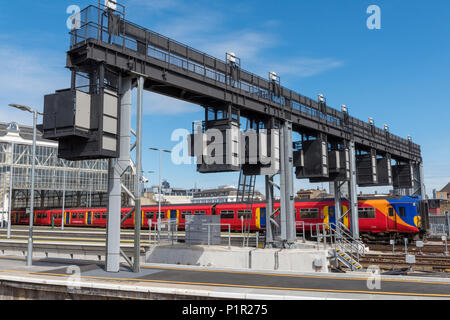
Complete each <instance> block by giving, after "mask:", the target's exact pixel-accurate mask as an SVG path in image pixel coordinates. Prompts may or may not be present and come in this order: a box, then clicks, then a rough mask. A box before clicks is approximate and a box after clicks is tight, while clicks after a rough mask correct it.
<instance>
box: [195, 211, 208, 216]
mask: <svg viewBox="0 0 450 320" xmlns="http://www.w3.org/2000/svg"><path fill="white" fill-rule="evenodd" d="M195 214H200V215H205V214H206V212H205V211H203V210H200V211H195Z"/></svg>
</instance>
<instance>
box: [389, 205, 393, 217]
mask: <svg viewBox="0 0 450 320" xmlns="http://www.w3.org/2000/svg"><path fill="white" fill-rule="evenodd" d="M393 216H394V209H393V208H392V207H391V208H389V217H393Z"/></svg>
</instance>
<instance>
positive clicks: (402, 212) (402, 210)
mask: <svg viewBox="0 0 450 320" xmlns="http://www.w3.org/2000/svg"><path fill="white" fill-rule="evenodd" d="M398 215H399V216H400V217H404V216H406V209H405V207H399V208H398Z"/></svg>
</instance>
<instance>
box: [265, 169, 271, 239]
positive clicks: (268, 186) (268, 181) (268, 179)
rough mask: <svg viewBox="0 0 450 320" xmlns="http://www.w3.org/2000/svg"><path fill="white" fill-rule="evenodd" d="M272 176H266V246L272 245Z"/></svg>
mask: <svg viewBox="0 0 450 320" xmlns="http://www.w3.org/2000/svg"><path fill="white" fill-rule="evenodd" d="M272 214H273V176H266V247H267V248H272V247H273V231H272Z"/></svg>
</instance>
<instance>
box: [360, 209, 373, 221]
mask: <svg viewBox="0 0 450 320" xmlns="http://www.w3.org/2000/svg"><path fill="white" fill-rule="evenodd" d="M358 216H359V218H360V219H375V208H358Z"/></svg>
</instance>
